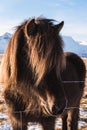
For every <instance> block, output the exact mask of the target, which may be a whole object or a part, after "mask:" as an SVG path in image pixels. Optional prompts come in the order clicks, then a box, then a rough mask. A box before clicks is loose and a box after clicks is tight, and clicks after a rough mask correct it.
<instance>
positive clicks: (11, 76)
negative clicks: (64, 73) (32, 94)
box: [1, 18, 65, 85]
mask: <svg viewBox="0 0 87 130" xmlns="http://www.w3.org/2000/svg"><path fill="white" fill-rule="evenodd" d="M62 26H63V22H61V23H60V24H58V25H55V24H54V23H53V20H51V19H45V18H37V19H35V18H33V19H29V20H27V21H25V22H24V23H23V24H21V25H20V26H18V27H17V29H16V31H15V33H14V34H13V36H12V38H11V39H10V41H9V44H8V46H7V49H6V51H5V54H4V58H3V61H2V65H1V74H2V75H1V82H3V83H4V84H8V83H18V82H19V81H22V82H31V83H34V84H36V85H38V84H39V83H40V81H41V80H43V77H44V76H45V75H46V73H49V72H50V71H51V70H52V68H55V71H56V73H57V75H58V76H59V75H60V71H61V70H62V69H63V68H64V66H65V59H64V55H63V49H62V47H63V41H62V39H61V37H60V35H59V32H60V30H61V28H62ZM2 68H3V69H2Z"/></svg>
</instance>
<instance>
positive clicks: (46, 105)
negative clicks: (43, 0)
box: [0, 18, 86, 130]
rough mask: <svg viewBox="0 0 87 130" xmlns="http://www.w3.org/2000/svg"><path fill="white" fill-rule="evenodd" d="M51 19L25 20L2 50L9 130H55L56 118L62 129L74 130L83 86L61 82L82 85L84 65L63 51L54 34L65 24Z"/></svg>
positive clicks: (77, 58) (76, 57) (72, 55)
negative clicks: (34, 127)
mask: <svg viewBox="0 0 87 130" xmlns="http://www.w3.org/2000/svg"><path fill="white" fill-rule="evenodd" d="M53 21H54V20H50V19H45V18H36V19H35V18H33V19H29V20H28V21H25V22H24V23H23V24H21V25H20V26H18V27H17V30H16V32H15V33H14V35H13V36H12V38H11V39H10V41H9V44H8V46H7V49H6V51H5V54H4V58H3V61H2V64H1V77H0V82H3V85H4V88H5V90H4V97H5V101H6V104H7V107H8V114H9V117H10V119H11V124H12V128H13V130H21V129H22V130H27V124H28V122H38V123H40V124H41V125H42V128H43V129H44V130H54V127H55V119H56V118H57V116H59V115H61V117H62V120H63V125H62V129H63V130H77V122H78V115H79V109H78V108H79V105H80V99H81V97H82V94H83V90H84V82H66V81H84V80H85V72H86V71H85V65H84V63H83V61H82V60H81V59H80V57H78V56H77V55H76V54H73V53H64V52H63V41H62V38H61V37H60V35H59V32H60V30H61V29H62V27H63V24H64V22H61V23H59V24H57V25H55V24H53ZM72 107H77V109H76V108H73V109H71V108H72Z"/></svg>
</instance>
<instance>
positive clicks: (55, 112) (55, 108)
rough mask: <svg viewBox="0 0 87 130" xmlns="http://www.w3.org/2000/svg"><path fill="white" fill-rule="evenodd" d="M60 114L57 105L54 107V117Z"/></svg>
mask: <svg viewBox="0 0 87 130" xmlns="http://www.w3.org/2000/svg"><path fill="white" fill-rule="evenodd" d="M58 112H59V107H58V106H57V105H53V107H52V113H53V115H57V114H58Z"/></svg>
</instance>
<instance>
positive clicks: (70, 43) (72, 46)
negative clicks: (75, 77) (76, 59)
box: [0, 32, 87, 57]
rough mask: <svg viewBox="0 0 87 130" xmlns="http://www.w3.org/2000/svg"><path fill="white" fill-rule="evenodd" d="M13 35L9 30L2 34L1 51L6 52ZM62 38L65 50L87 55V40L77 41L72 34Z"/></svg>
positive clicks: (0, 38) (0, 37)
mask: <svg viewBox="0 0 87 130" xmlns="http://www.w3.org/2000/svg"><path fill="white" fill-rule="evenodd" d="M11 36H12V34H10V33H8V32H6V33H5V34H3V35H2V36H0V53H4V51H5V49H6V46H7V44H8V42H9V40H10V38H11ZM62 40H63V42H64V47H63V49H64V51H65V52H66V51H68V52H74V53H76V54H78V55H79V56H81V57H87V45H86V43H85V42H84V44H83V42H78V41H75V40H74V39H73V38H72V37H70V36H62Z"/></svg>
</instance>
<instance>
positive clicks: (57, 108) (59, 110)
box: [52, 104, 65, 115]
mask: <svg viewBox="0 0 87 130" xmlns="http://www.w3.org/2000/svg"><path fill="white" fill-rule="evenodd" d="M64 108H65V106H61V107H60V106H58V105H56V104H55V105H53V107H52V113H53V115H58V114H62V112H63V111H64Z"/></svg>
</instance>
